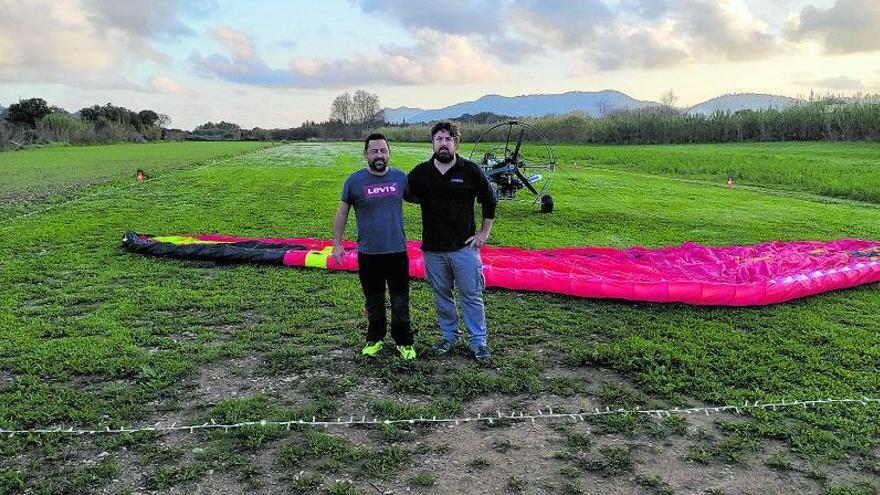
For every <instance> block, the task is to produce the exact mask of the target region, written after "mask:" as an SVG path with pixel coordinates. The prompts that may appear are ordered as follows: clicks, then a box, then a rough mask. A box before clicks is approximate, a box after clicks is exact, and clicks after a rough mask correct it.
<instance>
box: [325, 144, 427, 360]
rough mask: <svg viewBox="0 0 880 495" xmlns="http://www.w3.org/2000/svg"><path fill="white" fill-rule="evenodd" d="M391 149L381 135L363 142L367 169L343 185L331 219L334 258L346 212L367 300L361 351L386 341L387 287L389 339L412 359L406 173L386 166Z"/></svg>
mask: <svg viewBox="0 0 880 495" xmlns="http://www.w3.org/2000/svg"><path fill="white" fill-rule="evenodd" d="M390 156H391V150H390V149H389V147H388V141H387V140H386V139H385V136H383V135H381V134H371V135H370V136H368V137H367V139H366V140H365V141H364V159H365V160H366V161H367V166H366V167H365V168H363V169H361V170H358V171H357V172H354V173H353V174H351V175H349V176H348V178H347V179H346V180H345V184H343V186H342V194H341V195H340V198H339V199H340V202H339V208H338V209H337V210H336V217H335V218H334V220H333V251H332V253H331V254H332V256H333V258H334V259H335V260H336V262H337V263H341V262H342V255H343V254H344V253H345V250H344V249H343V248H342V236H343V234H344V233H345V224H346V222H347V221H348V212H349V210H350V209H351V208H352V207H354V213H355V217H356V219H357V233H358V238H357V244H358V247H357V249H358V276H359V278H360V281H361V288H362V289H363V291H364V299H365V301H366V310H367V321H368V323H369V326H368V328H367V345H366V346H365V347H364V348H363V350H362V351H361V354H363V355H365V356H375V355H376V353H377V352H379V349H381V348H382V339H384V338H385V333H386V330H385V326H386V316H385V285H386V284H387V285H388V293H389V296H390V299H391V336H392V337H393V338H394V341H395V342H396V343H397V350H398V351H399V352H400V356H401V357H402V358H403V359H407V360H411V359H415V358H416V351H415V349H413V334H412V328H411V325H410V317H409V257H408V256H407V253H406V236H405V235H404V233H403V192H404V190H405V189H406V181H407V178H406V174H404V173H403V172H401V171H400V170H397V169H393V168H391V167H389V166H388V159H389V157H390Z"/></svg>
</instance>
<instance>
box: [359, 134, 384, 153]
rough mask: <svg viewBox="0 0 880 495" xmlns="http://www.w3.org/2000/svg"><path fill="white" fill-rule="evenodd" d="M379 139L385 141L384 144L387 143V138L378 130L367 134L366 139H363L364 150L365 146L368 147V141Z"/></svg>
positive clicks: (365, 149)
mask: <svg viewBox="0 0 880 495" xmlns="http://www.w3.org/2000/svg"><path fill="white" fill-rule="evenodd" d="M379 139H381V140H382V141H385V145H386V146H387V145H388V139H386V138H385V135H384V134H379V133H378V132H374V133H372V134H370V135H369V136H367V139H364V151H367V148H369V147H370V141H376V140H379Z"/></svg>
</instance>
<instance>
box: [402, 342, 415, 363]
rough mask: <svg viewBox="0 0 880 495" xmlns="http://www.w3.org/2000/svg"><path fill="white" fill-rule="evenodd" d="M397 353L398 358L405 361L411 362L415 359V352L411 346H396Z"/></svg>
mask: <svg viewBox="0 0 880 495" xmlns="http://www.w3.org/2000/svg"><path fill="white" fill-rule="evenodd" d="M397 351H398V352H400V357H401V358H403V359H405V360H407V361H412V360H413V359H415V358H416V350H415V349H414V348H413V346H411V345H399V346H397Z"/></svg>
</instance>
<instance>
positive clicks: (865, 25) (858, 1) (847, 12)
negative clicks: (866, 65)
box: [786, 0, 880, 53]
mask: <svg viewBox="0 0 880 495" xmlns="http://www.w3.org/2000/svg"><path fill="white" fill-rule="evenodd" d="M878 33H880V2H878V1H877V0H836V1H835V3H834V5H832V6H830V7H828V8H827V9H823V8H819V7H814V6H812V5H809V6H807V7H804V8H803V9H802V10H801V11H800V13H799V14H798V15H797V16H795V17H793V18H792V19H791V20H790V21H789V22H788V25H787V26H786V36H787V37H788V39H790V40H793V41H802V40H807V39H815V40H819V41H820V42H821V43H822V44H823V46H824V48H825V51H826V52H828V53H856V52H866V51H875V50H880V36H878Z"/></svg>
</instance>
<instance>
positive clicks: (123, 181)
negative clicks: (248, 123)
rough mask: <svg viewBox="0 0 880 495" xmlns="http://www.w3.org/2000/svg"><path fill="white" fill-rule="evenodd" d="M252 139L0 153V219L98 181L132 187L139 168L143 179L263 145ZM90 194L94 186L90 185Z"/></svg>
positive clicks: (61, 198) (57, 199) (67, 196)
mask: <svg viewBox="0 0 880 495" xmlns="http://www.w3.org/2000/svg"><path fill="white" fill-rule="evenodd" d="M268 145H269V144H267V143H256V142H219V143H188V142H179V143H154V144H130V143H129V144H115V145H109V146H83V147H79V146H59V147H49V148H41V149H37V150H30V151H10V152H6V153H0V177H2V178H3V180H2V181H0V207H2V209H0V220H3V219H4V218H7V217H9V216H12V215H16V214H22V213H25V212H27V211H31V210H33V209H34V208H35V207H36V206H39V205H42V204H46V203H49V204H51V203H58V202H61V201H64V200H67V199H70V198H72V197H75V196H76V194H77V193H78V192H81V191H83V190H84V189H86V188H89V187H92V188H94V186H96V185H100V184H105V185H111V184H112V185H114V186H116V187H119V186H134V184H135V181H134V175H135V171H137V169H141V170H143V171H144V173H145V174H146V175H147V178H148V179H151V178H153V179H154V178H157V177H160V176H163V175H166V174H169V173H172V172H174V171H176V170H179V169H181V168H183V167H191V166H197V165H199V164H205V163H209V162H210V161H211V160H212V159H216V158H218V157H222V156H228V155H234V154H239V153H242V152H248V151H253V150H256V149H259V148H264V147H266V146H268ZM92 191H93V192H94V191H95V190H94V189H92Z"/></svg>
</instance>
